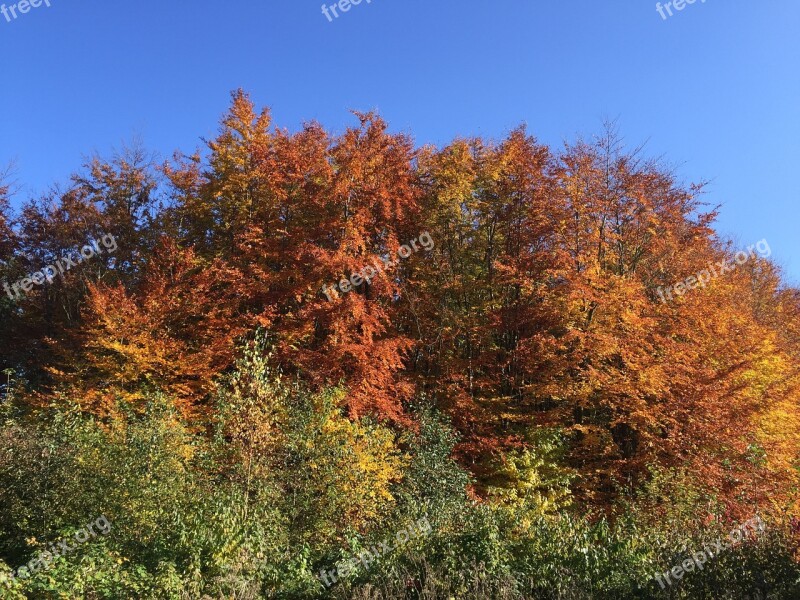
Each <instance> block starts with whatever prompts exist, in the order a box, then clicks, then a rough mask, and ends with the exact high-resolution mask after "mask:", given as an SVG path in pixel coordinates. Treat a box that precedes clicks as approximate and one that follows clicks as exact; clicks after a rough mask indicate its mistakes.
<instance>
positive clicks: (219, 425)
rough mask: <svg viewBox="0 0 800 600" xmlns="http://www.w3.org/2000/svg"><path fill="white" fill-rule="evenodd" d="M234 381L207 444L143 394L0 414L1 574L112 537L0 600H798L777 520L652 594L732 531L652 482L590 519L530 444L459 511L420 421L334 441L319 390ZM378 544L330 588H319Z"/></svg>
mask: <svg viewBox="0 0 800 600" xmlns="http://www.w3.org/2000/svg"><path fill="white" fill-rule="evenodd" d="M243 368H244V369H249V375H248V376H247V377H243V376H241V374H240V375H238V376H235V377H234V378H233V379H232V380H231V382H230V385H229V386H228V387H227V388H223V390H222V391H221V393H220V397H219V399H218V406H217V409H218V411H217V412H218V414H219V415H220V417H219V419H218V420H217V422H216V423H215V426H214V431H212V432H211V433H210V434H209V432H208V431H203V432H198V431H192V430H190V428H189V427H188V425H187V424H186V423H185V422H183V421H182V419H180V418H179V417H178V415H176V414H175V413H174V411H172V410H171V409H170V408H169V407H168V403H167V402H166V401H165V400H164V399H162V398H160V397H159V396H157V395H154V396H153V397H152V401H151V403H150V404H149V405H148V406H147V407H146V408H145V409H140V410H137V411H133V410H130V411H128V412H127V413H125V412H124V411H123V414H121V415H120V416H118V417H115V418H114V419H106V420H104V421H100V420H98V419H96V418H91V417H88V416H85V415H82V414H80V413H79V412H77V411H73V410H69V409H65V408H63V407H62V408H60V409H58V410H56V409H55V408H54V409H51V410H49V411H43V412H41V413H39V414H36V415H32V414H25V415H22V414H20V413H19V412H17V411H16V410H15V408H14V407H13V402H11V401H8V402H6V403H5V404H4V406H3V409H2V422H1V424H0V489H2V495H1V496H0V569H1V570H2V572H3V573H5V574H8V573H9V572H10V570H11V569H14V570H15V571H16V569H18V567H20V566H22V565H24V564H26V563H27V562H28V561H30V560H31V559H32V558H34V557H36V556H37V554H38V553H39V552H41V551H42V550H43V549H45V548H46V547H47V546H48V544H51V543H53V542H56V541H57V540H59V539H63V538H66V537H69V536H72V535H73V534H74V533H75V531H77V530H78V529H80V528H81V527H83V526H84V525H85V524H86V523H89V522H91V521H92V520H93V519H95V518H97V517H98V516H100V515H104V516H105V517H106V518H107V519H108V520H109V522H110V523H111V524H112V529H111V531H110V533H109V534H108V535H104V536H98V537H96V538H93V539H91V540H89V541H87V542H86V543H83V544H80V545H78V547H77V548H76V549H75V550H74V552H72V553H70V554H68V555H66V556H62V557H58V558H56V559H55V560H54V561H53V563H52V565H51V566H50V567H49V568H47V569H40V570H38V572H36V573H33V574H32V575H31V576H30V577H27V578H23V577H17V578H16V579H15V580H13V581H10V582H8V583H7V584H6V585H3V584H0V594H2V597H3V598H36V599H56V598H89V599H100V598H102V599H129V598H143V599H154V600H155V599H184V598H231V599H255V598H337V599H338V598H341V599H344V598H354V599H363V600H367V599H376V600H377V599H387V600H388V599H397V598H408V599H415V598H430V599H438V598H442V599H450V598H458V599H461V598H477V599H484V598H485V599H518V598H533V599H538V598H541V599H554V600H555V599H564V600H567V599H575V600H578V599H593V600H602V599H606V598H608V599H612V598H613V599H621V598H633V599H636V598H642V599H645V598H676V599H678V598H687V599H688V598H708V599H715V600H718V599H726V598H730V599H745V598H761V599H763V598H773V599H776V600H777V599H787V600H788V599H796V598H800V585H799V584H798V580H800V569H798V563H797V561H796V560H795V556H796V555H797V534H796V531H794V530H793V528H792V526H791V524H790V523H789V522H788V521H787V520H786V519H782V518H777V517H774V516H769V515H762V516H761V517H762V518H763V525H764V527H763V531H760V532H755V533H752V534H750V535H747V536H745V537H744V539H743V540H742V541H741V542H740V543H738V544H735V545H733V546H732V547H730V548H728V549H726V550H725V551H723V552H720V553H719V554H718V556H715V557H713V558H709V559H708V561H707V562H705V564H704V565H703V568H702V570H697V569H695V570H693V571H692V572H688V573H686V574H685V575H684V576H683V577H682V578H681V579H680V580H679V581H674V582H673V585H671V586H668V587H667V588H666V589H661V586H659V584H658V583H656V581H655V580H654V579H653V577H654V575H655V574H657V573H664V572H665V571H667V570H668V569H670V568H672V567H673V566H675V565H680V564H682V563H683V562H684V561H685V560H686V559H687V558H688V557H690V556H691V555H692V554H693V553H695V552H697V551H698V550H700V549H702V548H703V547H704V546H706V545H708V544H710V543H712V542H713V541H714V540H718V539H722V538H724V537H725V536H727V535H728V532H730V531H731V530H732V529H733V528H734V527H735V526H736V525H737V523H733V522H726V521H724V520H723V519H721V518H712V519H709V518H708V514H707V511H706V512H704V513H703V514H696V513H699V512H700V510H699V509H698V508H697V505H696V504H693V502H694V500H693V498H695V496H696V493H695V492H694V491H693V490H691V489H689V488H688V487H686V488H685V489H681V486H685V484H682V483H680V480H679V479H674V480H670V479H669V478H668V477H666V476H665V475H662V476H660V478H659V476H654V478H653V483H652V486H653V489H644V490H641V491H640V493H639V494H637V495H635V496H631V497H630V498H629V499H628V500H629V502H628V504H627V505H626V506H625V507H624V508H621V509H620V511H619V515H620V516H618V517H617V518H616V519H614V520H613V522H610V521H608V520H605V519H598V518H591V517H590V516H588V515H586V514H584V513H583V512H582V510H581V507H580V506H578V505H576V504H574V503H573V502H571V500H570V496H569V481H570V476H569V474H568V472H567V471H566V470H562V469H561V468H560V467H558V465H554V464H547V463H548V460H549V458H548V457H550V456H551V455H552V453H551V452H550V449H549V448H548V446H547V444H545V443H543V445H542V446H541V448H540V449H539V450H537V449H535V448H534V450H533V451H532V452H529V453H527V454H526V455H519V456H516V457H511V458H509V462H508V463H507V464H512V465H516V466H515V467H514V468H515V469H516V471H515V472H516V473H517V475H516V476H517V484H518V485H517V486H516V487H515V488H513V489H511V488H503V489H498V490H493V491H491V493H490V497H489V498H488V500H485V501H482V502H477V501H475V500H474V499H472V498H471V497H470V496H469V495H468V493H467V489H468V487H469V483H470V478H469V476H468V475H467V473H466V472H465V471H464V470H463V469H462V468H461V467H460V466H459V465H458V464H457V463H456V462H455V461H454V460H453V459H452V458H451V451H452V449H453V446H454V444H455V443H456V439H455V436H454V434H453V433H452V429H451V428H450V427H449V425H448V423H447V422H446V420H444V419H443V418H441V417H440V416H438V415H437V414H436V413H435V412H433V411H431V410H428V409H425V408H420V409H418V410H417V417H418V420H419V422H420V428H419V430H418V431H417V432H415V433H414V434H404V435H401V436H398V435H397V434H395V433H393V432H391V431H390V430H388V429H387V428H385V427H384V426H382V425H380V424H377V423H371V422H369V421H368V420H365V421H363V422H361V423H360V424H358V425H357V426H355V425H352V424H350V423H349V421H347V419H345V418H344V417H343V415H342V414H341V413H340V411H339V410H338V408H337V406H338V404H337V398H338V397H339V396H338V392H336V391H332V392H330V393H327V394H322V395H312V394H309V393H306V392H305V391H304V390H302V389H301V388H299V387H298V386H297V385H290V384H286V383H284V382H281V381H280V380H279V378H273V377H272V376H271V375H270V374H269V373H268V372H267V371H266V370H265V369H264V368H263V365H262V367H259V366H258V365H253V364H248V365H245V366H244V367H243ZM254 399H255V401H254ZM548 443H549V442H548ZM514 461H516V462H514ZM387 465H389V466H387ZM398 472H399V475H398ZM655 473H658V472H655ZM520 482H521V483H520ZM664 485H668V486H673V488H672V491H671V497H672V498H673V505H672V506H671V507H670V508H671V510H669V511H666V512H663V511H662V513H660V514H661V515H662V516H661V517H659V516H656V515H655V514H654V513H653V511H652V510H651V509H650V508H649V507H651V506H652V499H653V497H654V496H655V495H656V491H655V490H654V488H655V487H658V486H664ZM658 493H663V489H662V490H661V491H660V492H658ZM663 514H667V515H668V518H664V517H663ZM421 522H424V523H425V524H426V527H425V528H424V530H422V529H416V530H414V531H415V534H414V535H402V532H404V531H405V532H406V533H407V532H408V531H410V530H411V528H412V525H413V524H419V523H421ZM709 523H710V524H709ZM387 541H388V542H389V544H388V545H387V549H386V551H381V552H380V553H375V555H374V556H372V558H371V559H370V560H369V561H368V563H367V564H364V563H363V562H362V563H361V564H360V565H356V566H355V567H354V568H353V569H351V572H350V573H348V574H347V575H344V576H341V577H338V578H337V579H338V581H336V583H334V584H333V585H331V586H330V587H327V586H325V585H323V583H322V582H321V579H320V577H319V574H320V572H321V571H323V570H325V571H330V570H331V569H333V568H335V567H336V566H337V565H338V564H341V563H342V561H347V560H349V559H352V558H354V557H358V556H359V555H360V554H361V555H362V556H363V552H364V551H365V550H367V549H373V548H380V547H381V546H380V544H381V542H384V543H386V542H387ZM388 546H391V549H388Z"/></svg>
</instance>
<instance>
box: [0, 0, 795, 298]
mask: <svg viewBox="0 0 800 600" xmlns="http://www.w3.org/2000/svg"><path fill="white" fill-rule="evenodd" d="M17 1H18V0H10V1H9V0H5V2H6V4H15V3H16V2H17ZM50 2H51V4H52V6H51V7H49V8H48V7H46V6H44V5H42V7H40V8H35V9H31V10H30V12H28V13H27V14H22V15H19V17H18V18H17V19H15V20H12V21H11V22H7V21H6V19H5V18H3V17H2V16H1V15H0V56H2V57H3V62H2V70H0V86H2V87H1V88H0V90H1V91H2V93H0V165H2V164H5V163H7V162H8V161H9V160H12V159H15V160H16V162H17V180H18V181H19V183H21V184H22V186H23V188H22V192H21V194H20V196H19V197H18V199H22V198H25V197H27V196H29V195H32V194H38V193H41V192H43V191H44V190H46V189H47V187H48V186H49V185H50V184H52V183H55V182H58V181H62V182H63V181H65V180H66V178H67V176H68V175H69V173H70V172H72V171H74V170H75V169H77V168H78V167H79V166H80V164H81V161H82V158H83V157H84V156H87V155H89V154H91V153H93V152H95V151H96V152H99V153H101V154H104V155H107V154H109V152H110V151H111V149H112V148H114V147H119V146H120V144H121V143H122V142H124V141H129V140H131V139H132V138H134V137H135V136H139V137H141V139H142V140H143V141H144V142H145V144H146V145H147V147H149V148H151V149H152V150H154V151H157V152H158V153H159V154H160V155H161V157H168V156H169V155H171V153H172V151H173V150H175V149H181V150H185V151H191V150H193V149H194V148H196V147H197V146H198V145H199V143H200V142H199V138H200V137H201V136H203V137H210V136H213V135H214V133H215V132H216V129H217V123H218V120H219V117H220V115H221V114H222V113H223V112H224V111H225V109H226V108H227V106H228V101H229V93H230V91H231V90H233V89H235V88H238V87H242V88H244V89H245V90H247V91H248V92H250V93H251V94H252V96H253V98H254V100H255V101H256V102H257V103H258V104H261V105H268V106H270V107H271V108H272V110H273V114H274V117H275V121H276V123H277V124H278V125H280V126H285V127H289V128H290V129H296V128H297V127H298V126H299V125H300V124H301V123H302V122H303V121H305V120H310V119H317V120H319V121H320V122H322V123H323V124H324V125H326V126H327V127H328V128H330V129H333V130H334V131H341V130H342V129H343V128H344V127H345V126H347V125H348V124H352V123H353V122H354V119H353V117H352V116H351V115H350V114H349V113H348V110H349V109H358V110H365V109H371V108H375V109H378V111H379V112H380V113H381V114H382V115H383V116H384V117H385V118H386V119H387V120H388V121H389V123H390V125H391V127H392V129H393V130H399V131H405V132H408V133H410V134H412V135H413V136H414V138H415V139H416V141H417V143H418V144H423V143H428V142H433V143H436V144H442V143H445V142H447V141H448V140H450V139H451V138H452V137H454V136H457V135H472V134H480V135H484V136H488V137H493V138H499V137H501V136H503V135H504V134H505V133H506V132H507V131H508V130H509V129H511V128H513V127H514V126H516V125H518V124H520V123H527V124H528V127H529V131H530V132H531V133H532V134H534V135H536V136H537V137H538V138H539V140H540V141H543V142H546V143H549V144H554V145H560V144H561V142H562V141H563V140H565V139H574V138H575V136H576V135H578V134H585V135H591V134H592V133H595V132H597V131H598V130H599V129H600V125H601V122H602V120H603V118H604V117H611V118H616V117H619V124H620V127H621V130H622V133H623V135H624V136H625V138H626V140H627V141H628V142H629V143H630V144H636V143H639V142H641V141H644V140H649V143H648V150H649V153H650V154H652V155H664V156H665V158H666V159H667V160H668V161H669V162H670V163H673V164H675V165H676V166H677V167H678V172H679V173H680V175H681V177H682V178H683V179H684V180H686V181H697V180H701V179H708V180H712V181H713V184H712V186H711V187H710V188H709V194H708V195H707V200H708V201H709V202H711V203H713V204H717V203H719V204H723V214H722V217H721V219H720V221H719V223H718V228H719V230H720V231H721V232H723V233H725V234H728V235H732V236H735V237H736V238H737V239H739V240H740V241H741V242H742V243H743V244H749V243H755V242H756V241H758V240H760V239H762V238H766V239H767V240H768V242H769V243H770V246H771V248H772V251H773V256H774V257H775V258H776V259H777V261H778V262H779V263H780V264H782V265H783V266H784V267H785V268H786V270H787V274H788V276H789V279H790V281H792V282H793V283H800V235H798V232H797V225H798V219H797V215H798V203H800V183H799V182H798V181H799V178H798V171H799V170H800V35H798V30H800V2H798V0H771V1H770V2H763V1H756V0H724V1H723V0H707V1H706V2H705V3H701V0H697V2H696V3H695V4H693V5H687V6H686V8H684V9H683V10H682V11H681V12H675V14H674V16H673V17H671V18H669V19H668V20H666V21H664V20H662V18H661V17H660V16H659V14H658V13H657V12H656V9H655V2H651V1H649V0H647V1H641V0H640V1H637V2H632V1H631V0H594V1H589V0H547V1H545V0H500V1H498V0H495V1H493V2H488V1H485V0H484V1H478V0H372V2H371V4H367V3H366V0H364V1H363V2H362V3H361V4H360V5H358V6H353V7H352V8H351V10H350V11H349V12H347V13H345V14H342V15H341V16H340V17H339V18H338V19H335V20H334V22H329V21H328V20H327V18H326V17H325V16H324V15H323V14H322V12H321V4H322V1H321V0H283V1H276V0H246V1H245V0H225V1H224V2H223V1H216V2H211V1H210V0H192V1H191V2H190V1H188V0H172V1H167V0H161V1H158V2H156V1H155V0H136V1H135V2H133V1H130V2H109V1H108V0H104V1H101V0H81V1H80V2H77V1H75V0H50ZM0 3H2V0H0ZM332 3H333V0H328V2H327V4H329V5H330V4H332Z"/></svg>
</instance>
